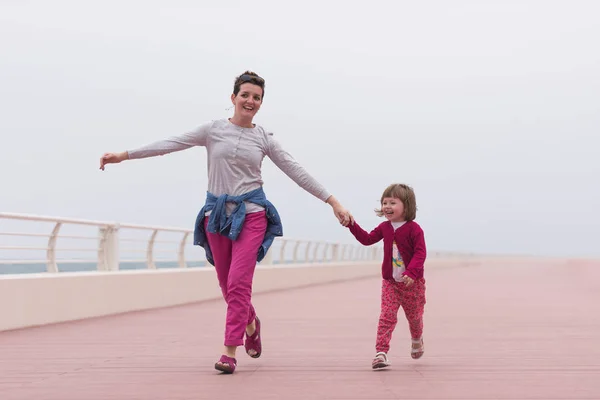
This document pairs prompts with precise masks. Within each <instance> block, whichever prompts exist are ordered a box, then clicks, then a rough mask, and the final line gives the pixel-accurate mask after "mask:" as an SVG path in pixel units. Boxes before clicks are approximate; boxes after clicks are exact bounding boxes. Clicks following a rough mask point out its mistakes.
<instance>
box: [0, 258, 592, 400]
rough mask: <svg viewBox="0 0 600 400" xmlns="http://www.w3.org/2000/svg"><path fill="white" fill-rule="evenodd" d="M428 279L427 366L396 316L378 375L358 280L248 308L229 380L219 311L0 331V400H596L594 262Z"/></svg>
mask: <svg viewBox="0 0 600 400" xmlns="http://www.w3.org/2000/svg"><path fill="white" fill-rule="evenodd" d="M427 278H428V282H427V291H428V304H427V308H426V317H425V344H426V352H425V355H424V357H423V358H422V359H421V360H418V361H414V360H412V359H411V358H410V355H409V347H410V341H409V335H408V328H407V326H406V322H405V320H404V319H403V318H400V320H399V324H398V327H397V330H396V333H395V335H394V337H393V340H392V349H391V351H390V358H391V361H392V367H391V368H390V369H389V370H384V371H372V370H371V369H370V363H371V359H372V357H373V355H374V334H375V327H376V323H377V318H378V312H379V288H380V280H379V279H365V280H358V281H351V282H345V283H339V284H331V285H323V286H315V287H309V288H302V289H296V290H290V291H287V292H276V293H268V294H261V295H257V296H255V299H254V302H255V305H256V308H257V310H258V312H259V316H260V317H261V320H262V322H263V329H264V331H263V340H264V354H263V356H262V357H261V358H259V359H257V360H254V359H250V358H249V357H248V356H246V355H245V354H244V353H243V352H242V351H240V352H239V353H238V360H239V366H238V370H237V371H236V373H235V374H234V375H219V374H218V372H217V371H215V370H214V369H213V365H214V362H215V361H216V360H217V358H218V356H219V354H220V350H221V348H220V344H221V343H222V327H223V324H224V305H223V303H222V302H220V301H218V302H217V301H214V302H206V303H202V304H195V305H188V306H183V307H175V308H169V309H162V310H155V311H149V312H140V313H132V314H125V315H120V316H115V317H107V318H99V319H91V320H87V321H79V322H74V323H67V324H59V325H52V326H45V327H39V328H33V329H25V330H20V331H11V332H4V333H0V399H2V400H20V399H31V400H34V399H35V400H51V399H56V400H69V399H76V400H94V399H102V400H108V399H119V400H129V399H144V400H151V399H161V400H183V399H218V398H222V399H229V400H231V399H282V400H284V399H285V400H287V399H600V263H598V262H590V261H571V262H568V261H564V260H563V261H552V260H520V261H519V260H517V261H510V262H509V261H507V262H505V263H499V262H497V261H493V262H492V261H490V262H489V263H483V264H478V263H475V264H473V263H468V262H464V263H459V265H457V266H452V267H447V268H438V269H430V270H428V271H427ZM157 295H160V293H157ZM82 301H86V300H85V299H82Z"/></svg>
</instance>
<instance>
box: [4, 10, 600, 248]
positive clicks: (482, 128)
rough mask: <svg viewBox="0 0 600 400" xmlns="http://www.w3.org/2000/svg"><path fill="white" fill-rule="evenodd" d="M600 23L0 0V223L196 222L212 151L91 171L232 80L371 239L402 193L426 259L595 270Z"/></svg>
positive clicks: (318, 227)
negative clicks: (249, 83)
mask: <svg viewBox="0 0 600 400" xmlns="http://www.w3.org/2000/svg"><path fill="white" fill-rule="evenodd" d="M599 13H600V3H598V2H596V1H592V0H590V1H582V0H573V1H568V2H567V1H541V0H540V1H538V0H520V1H512V0H505V1H501V2H500V1H484V0H478V1H475V0H472V1H467V0H454V1H452V2H449V1H446V0H437V1H434V0H430V1H421V2H415V1H399V0H397V1H379V0H373V1H369V2H341V1H340V2H337V1H335V2H334V1H330V2H324V1H314V0H305V1H302V2H296V3H294V4H290V3H288V2H283V1H274V0H273V1H270V0H257V1H253V2H242V1H238V0H231V1H227V2H224V1H212V2H207V1H187V0H173V1H169V2H166V1H160V2H159V1H148V0H145V1H141V0H129V1H102V2H100V1H86V2H80V1H66V0H57V1H53V2H46V1H33V0H31V1H29V0H20V1H17V0H2V1H0V48H1V49H2V57H1V58H0V88H1V90H0V110H1V114H2V117H1V118H0V135H1V142H0V143H1V146H0V212H14V213H27V214H38V215H51V216H61V217H69V218H86V219H95V220H110V221H119V222H127V223H139V224H149V225H167V226H177V227H188V228H192V227H193V223H194V220H195V216H196V214H197V212H198V210H199V209H200V208H201V207H202V205H203V201H204V196H205V191H206V185H207V177H206V175H207V174H206V151H205V149H204V148H201V147H196V148H192V149H189V150H186V151H182V152H178V153H173V154H170V155H167V156H163V157H157V158H152V159H144V160H135V161H128V162H125V163H122V164H119V165H109V166H108V168H107V169H106V171H104V172H101V171H100V170H99V169H98V164H99V158H100V156H101V155H102V154H103V153H104V152H117V151H123V150H127V149H132V148H135V147H138V146H141V145H144V144H147V143H149V142H152V141H155V140H158V139H162V138H166V137H169V136H172V135H176V134H179V133H182V132H185V131H188V130H190V129H192V128H194V127H196V126H198V125H200V124H202V123H204V122H207V121H210V120H214V119H219V118H226V117H229V116H231V113H232V110H229V107H230V105H231V103H230V94H231V91H232V86H233V81H234V78H235V76H237V75H239V74H241V73H242V72H244V71H245V70H252V71H255V72H257V73H258V74H260V75H261V76H263V77H264V78H265V80H266V92H265V99H264V103H263V106H262V108H261V110H260V111H259V113H258V114H257V117H256V118H255V122H256V123H258V124H260V125H262V126H264V127H265V129H267V130H269V131H272V132H273V133H274V135H275V137H276V138H277V139H278V140H279V141H280V142H281V143H282V145H283V146H284V148H285V149H286V150H287V151H289V152H290V153H291V154H292V155H293V156H294V157H295V158H296V159H297V160H298V161H299V162H300V163H301V164H302V165H303V166H304V167H305V168H306V169H307V170H308V171H309V172H310V173H311V175H313V176H314V177H315V178H316V179H317V180H318V181H319V182H321V183H322V184H324V185H325V186H326V187H327V189H328V190H329V191H330V192H331V193H333V194H334V195H335V196H336V197H337V198H338V199H339V200H340V201H341V202H342V204H343V205H344V206H345V207H347V208H348V209H349V210H350V211H351V212H352V214H353V215H354V217H355V218H356V220H357V221H358V223H359V224H360V225H361V226H363V227H364V228H365V229H367V230H370V229H372V228H373V227H375V226H376V225H377V224H379V223H380V222H381V221H382V220H381V219H380V218H379V217H377V216H376V215H375V213H374V212H373V210H374V208H376V207H377V206H378V205H379V203H378V202H379V199H380V197H381V193H382V192H383V190H384V189H385V187H386V186H388V185H389V184H390V183H395V182H399V183H407V184H409V185H411V186H412V187H413V188H414V190H415V192H416V196H417V204H418V213H417V222H418V223H419V224H420V225H421V227H422V228H423V230H424V231H425V237H426V240H427V246H428V249H429V251H454V252H468V253H471V252H472V253H482V254H528V255H544V256H565V257H598V256H600V246H598V238H599V237H600V212H599V211H598V205H600V188H599V186H598V182H600V161H599V160H598V157H597V152H598V149H600V138H599V137H600V135H599V131H600V52H599V51H598V38H600V24H598V23H597V16H598V15H599ZM263 178H264V180H265V185H264V189H265V191H266V193H267V196H268V197H269V199H270V200H271V201H272V202H273V203H274V204H275V206H276V207H277V208H278V210H279V212H280V214H281V216H282V218H283V221H284V233H285V235H286V236H288V237H295V238H310V239H319V240H327V241H338V242H344V243H353V241H354V239H353V237H352V236H351V235H350V233H349V232H348V231H347V229H345V228H343V227H341V226H340V225H339V223H338V222H337V220H336V219H335V217H334V215H333V213H332V211H331V208H330V207H329V206H328V205H326V204H324V203H322V202H321V201H320V200H318V199H316V198H314V197H313V196H312V195H310V194H308V193H307V192H305V191H304V190H303V189H301V188H300V187H298V186H297V185H296V184H295V183H294V182H293V181H291V180H290V179H289V178H288V177H287V176H286V175H285V174H283V173H282V172H281V171H280V170H279V169H277V167H275V166H274V164H273V163H272V162H271V161H270V160H268V159H265V161H264V163H263ZM594 182H596V183H594ZM0 223H1V221H0ZM0 229H1V227H0ZM0 238H1V237H0Z"/></svg>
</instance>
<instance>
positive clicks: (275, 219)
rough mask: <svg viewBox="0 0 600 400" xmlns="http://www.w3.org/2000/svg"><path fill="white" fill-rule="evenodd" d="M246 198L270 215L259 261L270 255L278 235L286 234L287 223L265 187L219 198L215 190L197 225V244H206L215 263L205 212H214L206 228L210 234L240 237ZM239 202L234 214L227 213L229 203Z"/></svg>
mask: <svg viewBox="0 0 600 400" xmlns="http://www.w3.org/2000/svg"><path fill="white" fill-rule="evenodd" d="M244 201H248V202H250V203H254V204H258V205H259V206H262V207H264V208H265V211H266V216H267V230H266V231H265V238H264V240H263V242H262V244H261V246H260V247H259V248H258V254H257V256H256V261H257V262H260V261H262V259H263V258H264V257H265V255H266V254H267V251H268V250H269V248H270V247H271V245H272V244H273V240H275V237H276V236H283V225H282V223H281V218H280V217H279V213H278V212H277V209H276V208H275V206H274V205H273V204H272V203H271V202H270V201H269V200H267V197H266V195H265V192H264V191H263V189H262V187H260V188H258V189H255V190H252V191H250V192H248V193H244V194H242V195H240V196H230V195H227V194H223V195H221V196H219V197H217V196H215V195H213V194H212V193H209V192H207V193H206V203H205V204H204V206H203V207H202V209H201V210H200V212H199V213H198V216H197V217H196V224H195V227H194V245H196V246H202V247H204V251H205V252H206V259H207V260H208V262H209V263H210V264H211V265H213V266H214V265H215V262H214V259H213V255H212V251H211V249H210V246H209V244H208V240H207V238H206V231H205V229H204V219H205V218H206V216H205V214H206V212H208V211H211V213H210V215H209V216H208V225H207V227H206V229H207V230H208V232H210V233H218V234H220V235H223V236H227V237H228V238H229V239H231V240H236V239H237V238H238V236H239V234H240V232H241V231H242V228H243V226H244V220H245V219H246V204H245V203H244ZM227 203H235V204H236V207H235V209H234V210H233V211H232V213H231V215H229V216H227V210H226V204H227Z"/></svg>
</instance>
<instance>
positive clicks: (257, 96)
mask: <svg viewBox="0 0 600 400" xmlns="http://www.w3.org/2000/svg"><path fill="white" fill-rule="evenodd" d="M262 93H263V90H262V88H261V87H260V86H257V85H254V84H252V83H243V84H242V85H241V86H240V91H239V93H238V94H237V96H236V95H233V94H232V95H231V102H232V103H233V105H234V106H235V114H236V115H237V116H238V118H239V119H241V120H250V121H252V118H254V116H255V115H256V113H257V112H258V110H259V109H260V106H261V104H262Z"/></svg>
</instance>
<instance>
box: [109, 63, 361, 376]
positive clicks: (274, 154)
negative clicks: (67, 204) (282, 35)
mask: <svg viewBox="0 0 600 400" xmlns="http://www.w3.org/2000/svg"><path fill="white" fill-rule="evenodd" d="M264 95H265V81H264V79H263V78H261V77H260V76H258V75H257V74H256V73H254V72H250V71H246V72H245V73H243V74H242V75H240V76H238V77H237V78H236V79H235V82H234V85H233V93H232V95H231V102H232V103H233V105H234V107H235V112H234V115H233V117H231V118H228V119H225V118H224V119H220V120H215V121H211V122H207V123H204V124H202V125H200V126H199V127H198V128H196V129H195V130H193V131H190V132H187V133H184V134H182V135H179V136H174V137H171V138H169V139H166V140H160V141H158V142H155V143H152V144H149V145H146V146H143V147H141V148H138V149H135V150H129V151H124V152H122V153H106V154H104V155H103V156H102V158H100V169H101V170H104V166H105V165H106V164H111V163H120V162H122V161H124V160H132V159H139V158H146V157H154V156H160V155H164V154H167V153H172V152H175V151H180V150H184V149H188V148H190V147H192V146H204V147H206V150H207V155H208V191H207V197H206V203H205V205H204V207H202V209H201V210H200V212H199V214H198V217H197V219H196V225H195V232H194V244H195V245H199V246H202V247H204V249H205V251H206V258H207V260H208V261H209V262H210V263H211V264H212V265H214V266H215V269H216V272H217V277H218V280H219V286H220V287H221V291H222V293H223V297H224V299H225V301H226V302H227V320H226V326H225V342H224V344H225V349H224V351H223V355H222V356H221V358H220V360H219V361H218V362H217V363H216V364H215V368H216V369H217V370H219V371H223V372H225V373H233V372H234V371H235V368H236V366H237V360H236V358H235V354H236V349H237V347H238V346H241V345H242V344H243V345H244V347H245V349H246V352H247V354H248V355H249V356H250V357H253V358H258V357H260V355H261V351H262V344H261V335H260V331H261V324H260V319H259V318H258V317H257V316H256V312H255V310H254V307H253V306H252V303H251V295H252V293H251V292H252V279H253V276H254V270H255V267H256V263H257V262H258V261H260V260H262V258H263V257H264V256H265V255H266V253H267V251H268V249H269V246H270V245H271V243H272V242H273V239H274V238H275V236H281V235H282V234H283V231H282V226H281V221H280V219H279V214H278V213H277V210H276V209H275V207H274V206H273V204H271V203H270V202H269V201H268V200H267V198H266V196H265V193H264V191H263V189H262V185H263V181H262V177H261V164H262V160H263V158H264V157H265V156H268V157H269V158H270V159H271V160H272V161H273V162H274V163H275V165H277V166H278V167H279V168H280V169H281V170H282V171H283V172H284V173H285V174H287V175H288V176H289V177H290V178H291V179H292V180H294V181H295V182H296V183H297V184H298V185H299V186H301V187H302V188H303V189H305V190H306V191H307V192H309V193H310V194H312V195H313V196H315V197H317V198H319V199H321V200H322V201H324V202H326V203H327V204H329V205H330V206H331V207H332V208H333V212H334V214H335V216H336V217H337V218H338V220H339V221H340V223H341V224H342V225H344V226H348V224H349V223H350V222H351V221H352V216H351V215H350V213H349V212H348V211H347V210H346V209H345V208H344V207H342V205H341V204H340V203H339V202H338V200H337V199H336V198H335V197H334V196H332V195H330V194H329V192H328V191H327V190H326V189H325V188H324V187H323V186H322V185H321V184H320V183H319V182H317V181H316V180H315V179H314V178H313V177H312V176H310V175H309V174H308V173H307V172H306V170H304V168H302V167H301V166H300V165H299V164H298V162H296V161H295V160H294V158H293V157H292V156H291V155H290V154H289V153H287V152H286V151H285V150H283V148H282V147H281V146H280V144H279V143H278V142H277V141H276V140H275V139H274V138H273V134H272V133H270V132H268V131H266V130H265V129H264V128H263V127H261V126H259V125H256V124H254V123H253V122H252V120H253V118H254V116H255V115H256V113H257V112H258V110H259V109H260V107H261V105H262V102H263V99H264ZM244 333H246V338H245V341H244V340H243V339H244Z"/></svg>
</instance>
